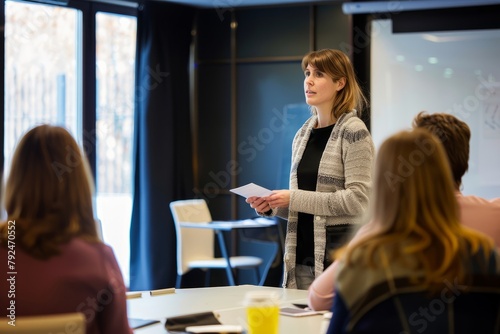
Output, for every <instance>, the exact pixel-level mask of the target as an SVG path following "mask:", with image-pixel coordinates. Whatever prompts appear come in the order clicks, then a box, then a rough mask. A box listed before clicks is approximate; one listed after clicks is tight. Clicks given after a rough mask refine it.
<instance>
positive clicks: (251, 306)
mask: <svg viewBox="0 0 500 334" xmlns="http://www.w3.org/2000/svg"><path fill="white" fill-rule="evenodd" d="M245 301H246V310H247V323H248V334H278V332H279V302H278V296H277V295H276V293H274V292H271V293H270V292H264V291H251V292H249V293H247V295H246V298H245Z"/></svg>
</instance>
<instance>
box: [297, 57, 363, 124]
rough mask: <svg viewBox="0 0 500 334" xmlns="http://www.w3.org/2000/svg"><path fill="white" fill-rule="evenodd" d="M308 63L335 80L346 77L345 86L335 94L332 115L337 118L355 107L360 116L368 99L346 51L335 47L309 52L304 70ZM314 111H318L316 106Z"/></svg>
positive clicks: (303, 59) (304, 63) (304, 59)
mask: <svg viewBox="0 0 500 334" xmlns="http://www.w3.org/2000/svg"><path fill="white" fill-rule="evenodd" d="M307 65H311V66H313V67H315V68H317V69H318V70H320V71H321V72H323V73H326V74H327V75H329V76H330V77H332V79H333V81H334V82H336V81H338V80H340V79H341V78H345V80H346V83H345V86H344V87H343V88H342V89H341V90H340V91H339V92H338V93H337V95H336V96H335V101H334V102H333V106H332V115H333V116H334V117H335V119H338V118H339V117H340V116H342V115H343V114H344V113H347V112H349V111H351V110H354V109H356V110H357V111H358V114H359V116H360V115H361V112H362V111H363V109H364V108H365V106H366V104H367V100H366V97H365V96H364V94H363V92H362V90H361V87H360V86H359V84H358V81H357V79H356V74H355V73H354V68H353V66H352V63H351V61H350V59H349V57H348V56H347V55H346V54H345V53H344V52H342V51H340V50H335V49H323V50H318V51H312V52H309V53H308V54H306V55H305V56H304V57H303V58H302V70H303V71H305V70H306V68H307ZM312 111H313V113H315V112H316V111H315V108H314V107H313V108H312Z"/></svg>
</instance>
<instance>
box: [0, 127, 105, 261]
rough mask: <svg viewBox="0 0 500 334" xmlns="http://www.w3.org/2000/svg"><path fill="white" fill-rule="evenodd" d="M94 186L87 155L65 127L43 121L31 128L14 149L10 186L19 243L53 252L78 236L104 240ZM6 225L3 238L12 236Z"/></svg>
mask: <svg viewBox="0 0 500 334" xmlns="http://www.w3.org/2000/svg"><path fill="white" fill-rule="evenodd" d="M93 190H94V189H93V179H92V176H91V173H90V168H89V165H88V162H87V159H86V157H85V155H84V154H83V153H82V152H81V150H80V148H79V146H78V144H77V143H76V141H75V140H74V139H73V137H72V136H71V134H70V133H69V132H68V131H67V130H66V129H64V128H62V127H58V126H51V125H40V126H37V127H35V128H33V129H31V130H30V131H28V132H27V133H26V134H25V135H24V136H23V138H22V139H21V141H20V142H19V144H18V145H17V148H16V150H15V152H14V156H13V159H12V164H11V168H10V173H9V177H8V179H7V183H6V186H5V196H4V198H5V209H6V211H7V214H8V220H15V222H16V225H15V226H16V246H17V247H22V248H23V249H24V250H25V251H26V252H28V253H29V254H31V255H32V256H34V257H37V258H48V257H50V256H53V255H55V254H58V253H59V246H60V245H61V244H62V243H65V242H68V241H69V240H70V239H72V238H74V237H81V238H83V239H85V240H88V241H92V242H99V238H98V235H97V229H96V223H95V220H94V216H93V208H92V193H93ZM6 225H7V224H6V223H4V224H2V225H0V242H2V241H3V242H5V241H6V240H7V226H6Z"/></svg>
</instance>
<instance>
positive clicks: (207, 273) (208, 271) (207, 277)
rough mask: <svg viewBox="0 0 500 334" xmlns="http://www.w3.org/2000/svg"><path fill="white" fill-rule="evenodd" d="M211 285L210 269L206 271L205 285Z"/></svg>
mask: <svg viewBox="0 0 500 334" xmlns="http://www.w3.org/2000/svg"><path fill="white" fill-rule="evenodd" d="M209 286H210V269H207V270H206V271H205V287H209Z"/></svg>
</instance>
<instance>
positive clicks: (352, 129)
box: [270, 110, 375, 288]
mask: <svg viewBox="0 0 500 334" xmlns="http://www.w3.org/2000/svg"><path fill="white" fill-rule="evenodd" d="M316 123H317V116H315V115H314V116H311V117H310V118H309V119H308V120H307V121H306V122H305V123H304V125H303V126H302V127H301V128H300V129H299V130H298V131H297V133H296V135H295V138H294V140H293V144H292V163H291V170H290V204H289V206H288V208H279V209H275V210H273V213H272V214H271V215H270V216H279V217H282V218H284V219H287V220H288V224H287V234H286V242H285V254H284V259H283V261H284V277H283V287H288V288H297V284H296V280H295V254H296V253H295V251H296V246H297V224H298V222H297V217H298V212H304V213H309V214H313V215H314V220H313V221H314V266H315V270H314V271H315V276H316V277H318V276H319V275H320V274H321V273H322V272H323V260H324V255H325V247H326V229H325V226H327V225H336V224H346V223H349V224H357V223H360V222H361V218H362V215H363V213H364V211H365V209H366V208H367V206H368V196H369V191H370V187H371V173H372V163H373V157H374V154H375V149H374V145H373V141H372V138H371V135H370V133H369V131H368V129H367V128H366V126H365V124H364V123H363V121H362V120H361V119H359V118H358V117H357V112H356V111H355V110H354V111H351V112H349V113H346V114H344V115H342V116H341V117H339V119H338V120H337V122H336V124H335V126H334V127H333V130H332V134H331V135H330V139H329V140H328V143H327V144H326V147H325V150H324V152H323V156H322V157H321V161H320V164H319V170H318V180H317V183H316V191H307V190H299V189H298V186H297V166H298V165H299V162H300V160H301V158H302V155H303V153H304V150H305V148H306V145H307V141H308V140H309V136H310V134H311V131H312V129H313V128H314V127H315V126H316Z"/></svg>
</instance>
